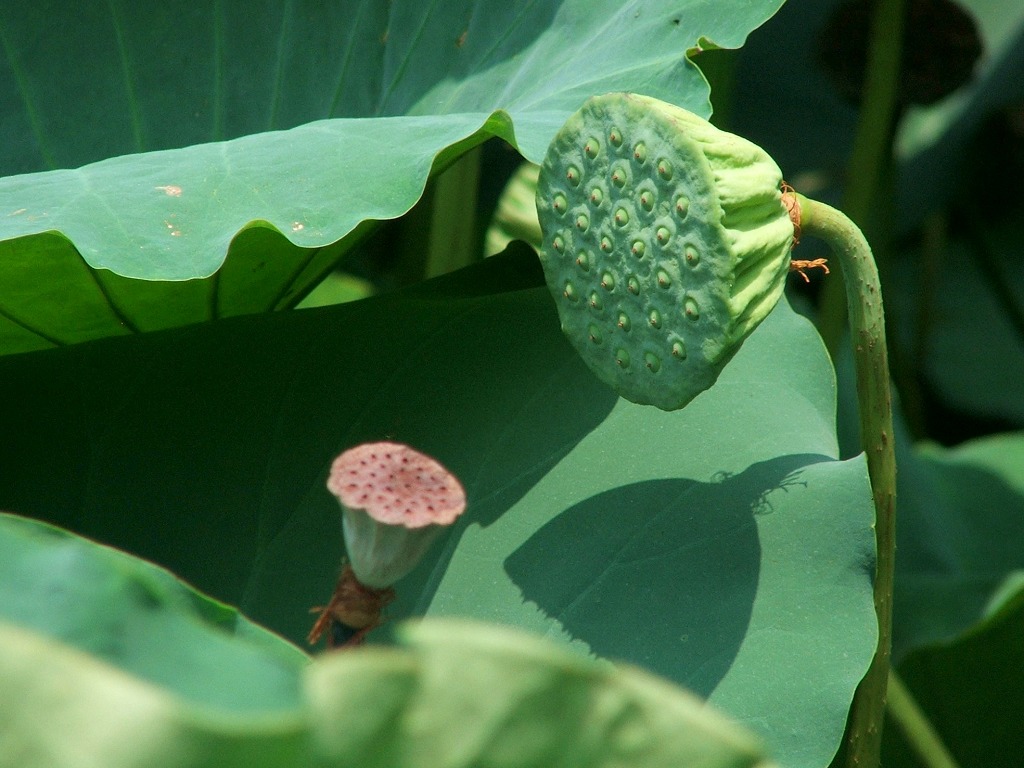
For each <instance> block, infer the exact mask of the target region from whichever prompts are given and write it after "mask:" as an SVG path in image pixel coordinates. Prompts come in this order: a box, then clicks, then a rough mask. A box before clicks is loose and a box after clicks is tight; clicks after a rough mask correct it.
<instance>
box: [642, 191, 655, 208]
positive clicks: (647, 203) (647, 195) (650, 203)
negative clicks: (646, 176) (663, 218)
mask: <svg viewBox="0 0 1024 768" xmlns="http://www.w3.org/2000/svg"><path fill="white" fill-rule="evenodd" d="M640 207H641V208H643V209H644V210H645V211H650V210H653V209H654V193H653V192H651V191H650V190H649V189H645V190H644V191H643V192H641V193H640Z"/></svg>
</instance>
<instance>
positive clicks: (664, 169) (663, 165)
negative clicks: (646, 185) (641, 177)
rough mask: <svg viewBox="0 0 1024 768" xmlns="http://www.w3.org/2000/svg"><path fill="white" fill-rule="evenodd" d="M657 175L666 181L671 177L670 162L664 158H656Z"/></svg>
mask: <svg viewBox="0 0 1024 768" xmlns="http://www.w3.org/2000/svg"><path fill="white" fill-rule="evenodd" d="M658 175H659V176H661V178H663V179H665V181H668V180H669V179H671V178H672V163H670V162H669V161H668V160H666V159H665V158H661V159H660V160H658Z"/></svg>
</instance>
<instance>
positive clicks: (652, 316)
mask: <svg viewBox="0 0 1024 768" xmlns="http://www.w3.org/2000/svg"><path fill="white" fill-rule="evenodd" d="M647 322H648V323H650V324H651V327H652V328H661V312H659V311H658V310H656V309H652V310H651V311H650V312H648V313H647Z"/></svg>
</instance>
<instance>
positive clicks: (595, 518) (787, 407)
mask: <svg viewBox="0 0 1024 768" xmlns="http://www.w3.org/2000/svg"><path fill="white" fill-rule="evenodd" d="M0 402H2V403H4V404H5V405H4V407H3V409H2V411H0V433H3V434H5V435H18V436H19V437H18V439H16V440H7V441H4V442H3V443H2V444H0V480H2V482H0V506H3V507H5V508H8V509H12V510H16V511H19V512H21V513H24V514H30V515H33V516H37V517H42V518H45V519H50V520H54V521H57V522H60V523H62V524H65V525H67V526H69V527H71V528H73V529H75V530H78V531H81V532H83V533H86V534H87V535H90V536H94V537H96V538H99V539H101V540H103V541H107V542H111V543H114V544H116V545H118V546H120V547H122V548H125V549H127V550H129V551H132V552H135V553H137V554H139V555H142V556H144V557H147V558H151V559H154V560H156V561H158V562H160V563H162V564H164V565H166V566H168V567H170V568H172V569H173V570H174V571H175V572H177V573H178V574H180V575H181V576H183V577H185V578H186V579H188V580H189V581H190V582H192V583H195V584H197V585H198V586H199V587H201V588H203V589H205V590H207V591H209V592H211V593H212V594H214V595H215V596H216V597H217V598H218V599H222V600H224V601H226V602H229V603H232V604H236V605H238V606H239V607H240V609H241V610H243V611H245V613H246V614H247V615H249V616H252V617H253V618H255V619H256V620H259V621H261V622H262V623H265V624H266V625H268V626H270V627H272V628H273V629H275V630H277V631H279V632H281V633H282V634H284V635H286V636H287V637H290V638H292V639H294V640H296V641H301V640H302V639H303V638H304V636H305V634H306V632H307V631H308V629H309V626H310V623H311V617H310V615H309V613H308V611H309V608H310V607H311V606H314V605H317V604H322V603H323V602H324V601H325V600H326V599H327V598H328V597H329V595H330V593H331V589H332V587H333V583H334V579H335V575H336V573H337V568H338V562H339V558H340V557H341V554H342V542H341V536H340V515H339V511H338V508H337V504H336V502H335V501H334V499H333V498H331V497H330V496H329V494H328V493H327V492H326V490H325V489H324V481H325V478H326V474H327V469H328V467H329V464H330V461H331V459H332V458H333V456H334V455H336V453H337V452H339V451H340V450H342V449H344V448H346V447H349V446H351V445H353V444H355V443H358V442H362V441H365V440H371V439H381V438H390V439H396V440H400V441H404V442H407V443H409V444H412V445H414V446H416V447H417V448H420V449H421V450H424V451H426V452H427V453H430V454H432V455H434V456H436V457H437V458H438V459H440V460H441V461H442V462H443V463H444V464H445V465H446V466H448V467H449V468H451V469H452V470H453V471H455V472H456V474H457V475H459V477H460V478H461V479H462V480H463V482H464V484H465V486H466V489H467V493H468V496H469V500H470V507H469V510H468V511H467V513H466V515H465V516H464V517H463V519H462V521H461V522H460V523H459V524H457V526H456V527H455V529H454V530H453V531H451V532H450V534H448V536H447V538H445V539H443V540H442V543H440V544H439V545H437V546H436V548H435V549H434V550H433V551H432V552H431V553H430V555H429V556H428V557H427V558H426V559H425V560H424V562H423V563H422V564H421V566H420V567H419V568H418V569H417V570H416V571H414V572H413V573H412V574H411V575H410V576H409V577H408V578H407V579H406V580H403V582H402V583H401V584H399V585H398V592H399V599H398V601H397V602H396V603H395V604H394V605H393V606H392V609H391V616H392V618H396V619H397V618H401V617H403V616H406V615H419V614H423V613H426V614H430V615H453V614H454V615H461V616H468V617H475V618H481V619H486V620H496V621H499V622H503V623H507V624H513V625H517V626H522V627H525V628H527V629H531V630H534V631H537V632H540V633H543V634H547V635H549V636H551V637H553V638H556V639H558V640H560V641H562V642H564V643H566V644H568V645H570V646H572V647H574V648H576V649H577V650H578V651H579V652H580V653H582V654H594V655H598V656H601V657H610V658H620V659H626V660H630V661H633V662H636V663H639V664H641V665H643V666H645V667H647V668H649V669H652V670H653V671H655V672H657V673H659V674H661V675H663V676H666V677H669V678H670V679H673V680H675V681H676V682H678V683H680V684H683V685H685V686H687V687H690V688H692V689H695V690H696V691H697V692H698V693H699V694H702V695H704V696H709V697H710V699H711V701H712V702H714V703H715V704H717V705H719V706H720V708H721V709H723V710H724V711H725V712H726V713H727V714H730V715H731V716H733V717H735V718H739V719H740V720H741V721H742V722H745V723H747V724H748V725H749V726H750V727H751V728H753V729H754V730H755V731H757V732H759V733H760V734H762V735H763V736H764V737H765V738H766V739H767V741H768V742H769V744H770V746H771V748H772V750H773V752H774V753H775V755H776V756H777V757H778V758H779V759H780V760H782V761H783V762H784V763H785V764H787V765H803V766H815V765H819V766H820V765H824V764H826V763H827V762H828V760H829V759H830V757H831V755H832V753H833V751H834V750H835V748H836V745H837V744H838V741H839V738H840V734H841V732H842V730H843V725H844V723H845V718H846V712H847V709H848V706H849V703H850V699H851V696H852V692H853V689H854V687H855V686H856V684H857V682H858V681H859V679H860V677H861V676H862V674H863V672H864V670H865V668H866V665H867V663H868V661H869V659H870V657H871V654H872V651H873V647H874V642H875V632H876V628H875V621H874V612H873V608H872V599H871V575H872V573H873V567H874V554H873V536H872V532H871V520H872V505H871V496H870V491H869V487H868V483H867V477H866V469H865V464H864V461H863V458H862V457H857V458H855V459H852V460H849V461H839V460H837V458H836V456H837V448H836V436H835V426H834V410H835V387H834V379H833V375H832V370H831V368H830V366H829V363H828V359H827V356H826V355H825V352H824V349H823V347H822V345H821V343H820V340H819V338H818V337H817V335H816V334H815V333H814V331H813V329H812V328H811V326H810V325H809V324H808V323H807V322H806V321H805V320H804V319H802V318H800V317H799V316H797V315H796V314H794V313H793V311H792V310H791V309H790V308H789V306H788V305H787V304H786V303H785V302H783V303H782V304H781V305H780V306H779V307H778V308H777V309H776V311H775V312H774V313H773V314H772V315H771V316H770V317H769V318H768V319H767V320H766V321H765V322H764V323H763V324H762V326H761V327H760V328H759V329H758V330H757V331H756V332H755V333H754V334H753V335H752V336H751V337H750V339H749V340H748V341H747V342H746V344H745V345H744V347H743V349H741V350H740V352H739V354H738V355H737V356H736V358H735V359H734V360H733V362H732V363H730V365H729V367H728V368H727V369H726V371H725V372H724V373H723V375H722V377H721V379H720V380H719V382H718V383H717V384H716V386H715V387H714V388H712V389H711V390H709V391H708V392H706V393H704V394H702V395H700V396H699V397H698V398H697V399H696V400H694V402H693V403H691V404H690V405H689V406H688V407H687V408H686V409H684V410H682V411H679V412H675V413H665V412H662V411H659V410H657V409H654V408H645V407H642V406H637V405H634V404H630V403H628V402H625V401H621V400H618V399H617V398H616V397H615V395H614V393H612V392H611V390H609V389H607V388H606V387H605V386H604V385H603V384H601V383H600V382H598V381H597V380H596V378H595V377H593V376H592V375H591V374H590V373H589V371H588V370H587V369H586V367H585V366H584V365H583V363H582V362H581V361H580V360H579V359H578V357H577V356H576V355H575V353H574V352H573V351H572V348H571V347H570V346H569V344H568V343H567V341H566V340H565V339H564V337H563V336H562V334H561V332H560V330H559V326H558V321H557V315H556V313H555V310H554V307H553V306H552V303H551V300H550V296H549V294H548V292H547V288H546V287H544V286H543V285H542V284H541V275H540V272H539V266H538V264H537V261H536V257H535V255H534V254H533V252H532V250H530V249H527V248H525V247H523V246H520V247H518V248H513V249H511V250H510V251H508V252H506V253H505V254H504V255H500V256H496V257H492V258H491V259H488V260H487V261H486V262H484V263H482V264H480V265H477V266H475V267H473V268H470V269H467V270H463V271H460V272H458V273H454V274H453V275H451V276H448V277H446V278H441V279H439V280H436V281H431V282H429V283H425V284H423V285H422V286H420V287H417V288H415V289H412V290H407V291H405V292H400V293H397V294H391V295H384V296H380V297H375V298H371V299H367V300H364V301H359V302H355V303H352V304H347V305H342V306H338V307H330V308H320V309H310V310H300V311H295V312H289V313H278V314H274V315H262V316H253V317H246V318H233V319H228V320H223V321H220V322H217V323H213V324H208V325H206V326H202V327H196V328H189V329H179V330H174V331H166V332H160V333H154V334H146V335H144V336H135V337H129V338H124V339H108V340H101V341H98V342H91V343H88V344H82V345H77V346H75V347H71V348H67V349H63V350H53V351H43V352H36V353H31V354H27V355H22V356H13V357H8V358H5V359H4V360H0ZM378 634H382V633H378Z"/></svg>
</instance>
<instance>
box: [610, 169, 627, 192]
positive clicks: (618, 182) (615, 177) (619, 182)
mask: <svg viewBox="0 0 1024 768" xmlns="http://www.w3.org/2000/svg"><path fill="white" fill-rule="evenodd" d="M627 181H629V171H628V170H627V168H626V165H625V164H624V163H616V164H615V166H614V167H613V168H612V184H614V185H615V186H616V187H618V188H619V189H622V188H623V187H624V186H626V182H627Z"/></svg>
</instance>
